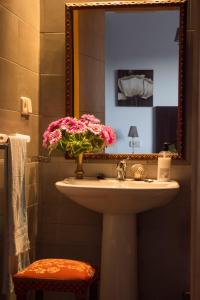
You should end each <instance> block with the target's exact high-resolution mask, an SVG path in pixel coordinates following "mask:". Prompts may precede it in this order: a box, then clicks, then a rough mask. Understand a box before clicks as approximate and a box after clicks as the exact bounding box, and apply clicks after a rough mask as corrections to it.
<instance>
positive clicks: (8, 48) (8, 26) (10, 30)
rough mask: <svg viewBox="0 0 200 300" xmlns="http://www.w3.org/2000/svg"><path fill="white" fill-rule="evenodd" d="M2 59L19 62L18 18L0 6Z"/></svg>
mask: <svg viewBox="0 0 200 300" xmlns="http://www.w3.org/2000/svg"><path fill="white" fill-rule="evenodd" d="M0 28H1V35H0V57H3V58H6V59H10V60H12V61H14V62H16V63H17V62H18V54H19V53H18V46H17V45H18V42H17V41H18V35H19V30H18V18H17V17H16V16H15V15H14V14H11V13H10V12H9V11H8V10H7V9H5V8H4V7H3V6H0Z"/></svg>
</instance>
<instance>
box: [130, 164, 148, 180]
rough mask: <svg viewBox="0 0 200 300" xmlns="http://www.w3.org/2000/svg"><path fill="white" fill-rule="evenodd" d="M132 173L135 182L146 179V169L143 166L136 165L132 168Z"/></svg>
mask: <svg viewBox="0 0 200 300" xmlns="http://www.w3.org/2000/svg"><path fill="white" fill-rule="evenodd" d="M131 173H132V175H133V178H134V180H143V179H144V177H145V169H144V166H143V165H142V164H135V165H132V166H131Z"/></svg>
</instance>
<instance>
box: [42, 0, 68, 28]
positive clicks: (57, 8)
mask: <svg viewBox="0 0 200 300" xmlns="http://www.w3.org/2000/svg"><path fill="white" fill-rule="evenodd" d="M65 2H66V1H64V0H51V1H48V0H41V28H40V31H41V32H64V31H65V24H64V20H65Z"/></svg>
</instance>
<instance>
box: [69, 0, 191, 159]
mask: <svg viewBox="0 0 200 300" xmlns="http://www.w3.org/2000/svg"><path fill="white" fill-rule="evenodd" d="M185 27H186V0H173V1H170V0H168V1H162V0H152V1H140V0H139V1H109V2H78V3H77V2H68V3H66V114H67V115H72V116H76V117H78V116H79V115H82V114H83V113H90V114H94V115H95V116H96V117H99V118H100V119H101V120H102V121H103V122H104V123H105V124H106V125H110V126H112V127H113V128H114V129H115V130H116V133H117V143H116V144H115V145H114V146H113V147H109V149H106V150H105V153H92V154H86V156H87V157H88V158H101V159H121V158H127V157H128V158H130V159H155V158H157V156H158V153H159V152H160V151H161V150H162V145H163V143H164V142H167V143H168V144H169V148H170V150H171V151H172V153H173V158H175V159H182V158H184V131H183V129H184V94H185V93H184V86H185V85H184V65H185V36H186V34H185V32H186V31H185Z"/></svg>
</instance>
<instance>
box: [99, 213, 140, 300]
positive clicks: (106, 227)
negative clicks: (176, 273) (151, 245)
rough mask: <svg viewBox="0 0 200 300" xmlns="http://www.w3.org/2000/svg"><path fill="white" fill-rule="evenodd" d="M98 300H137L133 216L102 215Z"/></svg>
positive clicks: (134, 216) (134, 225) (134, 221)
mask: <svg viewBox="0 0 200 300" xmlns="http://www.w3.org/2000/svg"><path fill="white" fill-rule="evenodd" d="M100 282H101V283H100V300H122V299H123V300H137V239H136V215H129V214H127V215H114V214H104V215H103V237H102V257H101V281H100Z"/></svg>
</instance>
